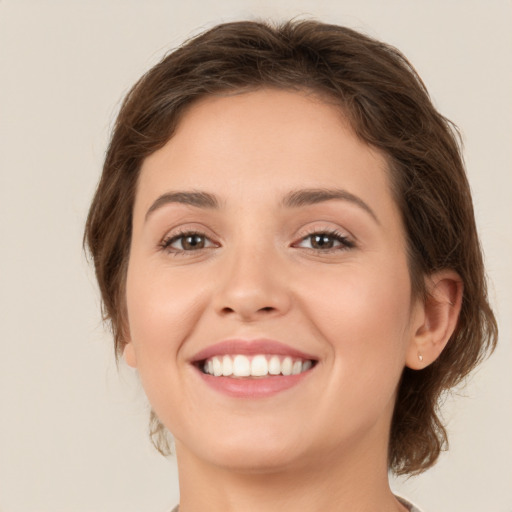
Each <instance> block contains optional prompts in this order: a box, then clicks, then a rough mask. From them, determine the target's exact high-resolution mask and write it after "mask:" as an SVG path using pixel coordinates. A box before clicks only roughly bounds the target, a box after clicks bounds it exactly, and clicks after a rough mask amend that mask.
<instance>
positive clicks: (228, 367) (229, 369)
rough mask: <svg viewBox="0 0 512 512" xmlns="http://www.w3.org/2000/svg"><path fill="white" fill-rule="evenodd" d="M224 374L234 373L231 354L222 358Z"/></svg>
mask: <svg viewBox="0 0 512 512" xmlns="http://www.w3.org/2000/svg"><path fill="white" fill-rule="evenodd" d="M222 375H224V377H229V376H230V375H233V361H232V360H231V357H229V356H224V357H223V358H222Z"/></svg>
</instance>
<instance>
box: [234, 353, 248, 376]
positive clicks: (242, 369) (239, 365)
mask: <svg viewBox="0 0 512 512" xmlns="http://www.w3.org/2000/svg"><path fill="white" fill-rule="evenodd" d="M233 375H234V376H235V377H249V375H251V363H250V361H249V358H248V357H246V356H235V359H234V360H233Z"/></svg>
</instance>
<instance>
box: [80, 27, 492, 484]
mask: <svg viewBox="0 0 512 512" xmlns="http://www.w3.org/2000/svg"><path fill="white" fill-rule="evenodd" d="M261 88H279V89H284V90H291V91H309V92H313V93H317V94H319V95H320V96H321V97H323V98H324V99H325V100H326V101H328V102H329V103H331V104H334V105H337V106H338V107H339V108H340V109H341V111H342V112H343V114H344V115H345V116H346V118H347V120H348V122H349V123H350V125H351V127H352V129H353V130H354V132H355V133H356V134H357V136H358V137H359V138H360V139H361V140H362V141H364V142H366V143H367V144H369V145H370V146H373V147H375V148H378V150H380V152H381V153H382V154H384V156H385V158H386V159H387V162H388V167H389V175H390V182H391V185H392V191H393V195H394V198H395V200H396V203H397V205H398V207H399V210H400V213H401V217H402V220H403V224H404V226H405V233H406V241H407V249H408V265H409V273H410V276H411V283H412V290H413V294H415V296H416V297H418V296H420V297H423V300H425V299H426V293H427V292H426V289H425V285H424V278H425V276H428V275H430V274H432V273H433V272H435V271H438V270H441V269H453V270H455V271H456V272H457V273H458V274H459V275H460V277H461V279H462V281H463V284H464V292H463V300H462V307H461V312H460V316H459V320H458V323H457V326H456V328H455V331H454V333H453V335H452V336H451V338H450V340H449V342H448V344H447V346H446V348H445V350H444V351H443V352H442V353H441V355H440V356H439V358H438V359H437V360H436V361H435V362H433V363H432V364H431V365H429V366H428V367H426V368H424V369H422V370H418V371H415V370H411V369H409V368H405V369H404V370H403V374H402V376H401V380H400V383H399V388H398V392H397V399H396V404H395V409H394V414H393V419H392V424H391V432H390V440H389V456H388V466H389V469H390V470H392V471H393V472H394V473H395V474H416V473H420V472H422V471H424V470H425V469H427V468H428V467H430V466H432V465H433V464H434V463H435V461H436V460H437V458H438V456H439V454H440V451H441V450H442V449H444V448H445V447H446V444H447V433H446V430H445V428H444V426H443V423H442V421H441V419H440V414H439V402H440V398H441V397H442V396H443V394H444V392H446V391H447V390H449V389H450V388H452V387H453V386H455V385H457V384H459V383H460V382H461V381H462V380H463V379H464V378H465V377H466V376H467V375H468V374H469V372H470V371H471V370H472V369H473V368H474V367H475V366H476V365H477V364H478V363H479V362H481V361H482V359H483V358H484V357H485V356H486V355H487V354H488V353H490V352H491V351H492V350H493V348H494V347H495V344H496V340H497V325H496V320H495V318H494V315H493V312H492V310H491V308H490V306H489V302H488V299H487V285H486V278H485V272H484V265H483V257H482V251H481V248H480V244H479V240H478V234H477V230H476V224H475V218H474V212H473V206H472V200H471V194H470V188H469V184H468V181H467V177H466V174H465V169H464V163H463V159H462V156H461V150H460V137H459V135H458V131H457V129H456V127H455V126H454V125H453V124H452V123H451V122H450V121H449V120H447V119H446V118H445V117H443V116H442V115H441V114H440V113H439V112H437V110H436V109H435V108H434V106H433V104H432V102H431V100H430V98H429V95H428V92H427V90H426V88H425V85H424V84H423V82H422V80H421V79H420V77H419V76H418V74H417V73H416V71H415V70H414V68H413V67H412V66H411V64H410V63H409V62H408V61H407V59H406V58H405V57H404V56H403V55H402V54H401V53H400V52H399V51H398V50H397V49H395V48H393V47H392V46H389V45H387V44H384V43H382V42H380V41H377V40H375V39H373V38H371V37H368V36H366V35H364V34H361V33H359V32H357V31H355V30H352V29H350V28H346V27H341V26H337V25H330V24H324V23H321V22H317V21H312V20H299V21H289V22H285V23H281V24H275V25H272V24H270V23H266V22H253V21H241V22H233V23H225V24H221V25H218V26H216V27H214V28H212V29H210V30H208V31H206V32H204V33H202V34H200V35H199V36H197V37H194V38H192V39H191V40H189V41H187V42H186V43H185V44H183V45H182V46H181V47H179V48H178V49H176V50H174V51H173V52H171V53H169V54H168V55H167V56H165V57H164V58H163V60H161V62H160V63H158V64H157V65H156V66H154V67H153V68H152V69H150V70H149V71H148V72H147V73H146V74H145V75H144V76H143V77H142V78H141V79H140V80H139V81H138V82H137V83H136V84H135V86H134V87H133V88H132V89H131V91H130V92H129V93H128V95H127V96H126V98H125V100H124V102H123V104H122V107H121V110H120V112H119V115H118V117H117V121H116V123H115V126H114V129H113V133H112V136H111V140H110V145H109V147H108V150H107V154H106V158H105V162H104V167H103V173H102V175H101V179H100V181H99V185H98V188H97V190H96V194H95V196H94V199H93V201H92V205H91V207H90V211H89V215H88V218H87V223H86V228H85V235H84V244H85V246H86V247H87V248H88V250H89V252H90V255H91V256H92V259H93V260H94V265H95V271H96V276H97V279H98V283H99V287H100V291H101V295H102V306H103V314H104V319H105V320H107V321H108V322H109V323H110V326H111V329H112V332H113V336H114V341H115V349H116V354H117V355H119V354H120V353H121V351H122V349H123V347H124V344H125V341H124V335H123V332H124V330H125V329H127V318H126V306H125V280H126V272H127V263H128V257H129V248H130V241H131V231H132V211H133V205H134V198H135V193H136V187H137V179H138V175H139V171H140V168H141V164H142V162H143V161H144V159H145V158H146V157H148V156H149V155H150V154H152V153H153V152H154V151H156V150H158V149H159V148H161V147H162V146H164V145H165V143H166V142H167V141H168V140H169V139H170V138H171V137H172V135H173V133H174V131H175V129H176V126H177V124H178V123H179V121H180V119H181V117H182V116H183V115H184V113H185V112H186V109H187V107H189V106H190V105H191V104H193V103H194V102H195V101H197V100H198V99H199V98H202V97H205V96H208V95H216V94H230V93H237V92H244V91H252V90H257V89H261ZM153 419H154V420H155V425H156V427H154V429H153V434H155V436H156V437H155V436H154V437H153V441H154V443H155V446H157V448H159V449H160V451H162V452H164V451H165V446H166V444H165V439H164V438H163V437H161V435H160V434H162V433H163V432H164V430H165V429H164V427H163V426H162V425H161V424H159V423H158V420H157V419H156V417H155V416H153ZM155 439H156V441H155Z"/></svg>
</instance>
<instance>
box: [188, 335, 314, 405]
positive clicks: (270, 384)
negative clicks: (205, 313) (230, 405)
mask: <svg viewBox="0 0 512 512" xmlns="http://www.w3.org/2000/svg"><path fill="white" fill-rule="evenodd" d="M191 363H192V365H193V366H194V367H195V368H196V369H197V371H198V373H199V375H200V376H201V377H202V381H203V382H205V383H206V384H207V385H208V386H210V387H211V388H213V389H214V390H216V391H219V392H221V393H224V394H227V395H228V396H231V397H237V398H263V397H269V396H271V395H274V394H276V393H280V392H282V391H285V390H287V389H290V388H292V387H294V386H297V385H298V384H299V383H300V382H302V381H303V380H304V379H305V378H306V377H307V376H308V375H309V374H311V373H312V370H313V369H314V368H315V366H316V365H317V363H318V359H317V358H315V357H314V356H312V355H311V354H306V353H304V352H301V351H300V350H297V349H295V348H293V347H291V346H288V345H285V344H283V343H280V342H277V341H274V340H266V339H260V340H226V341H223V342H221V343H217V344H215V345H212V346H210V347H207V348H206V349H204V350H202V351H201V352H199V353H198V354H196V355H195V357H194V358H193V359H192V360H191Z"/></svg>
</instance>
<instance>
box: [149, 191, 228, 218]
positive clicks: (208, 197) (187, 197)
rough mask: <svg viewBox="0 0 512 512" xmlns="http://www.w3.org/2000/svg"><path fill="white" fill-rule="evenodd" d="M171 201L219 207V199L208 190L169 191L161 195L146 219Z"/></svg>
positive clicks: (201, 206) (199, 206) (205, 206)
mask: <svg viewBox="0 0 512 512" xmlns="http://www.w3.org/2000/svg"><path fill="white" fill-rule="evenodd" d="M170 203H180V204H187V205H190V206H196V207H198V208H208V209H218V208H219V200H218V199H217V197H216V196H214V195H213V194H209V193H208V192H168V193H167V194H163V195H161V196H160V197H159V198H158V199H157V200H156V201H155V202H154V203H153V204H152V205H151V206H150V207H149V210H148V211H147V212H146V220H147V219H148V217H149V216H150V215H151V214H152V213H153V212H154V211H155V210H158V208H161V207H162V206H165V205H166V204H170Z"/></svg>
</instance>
